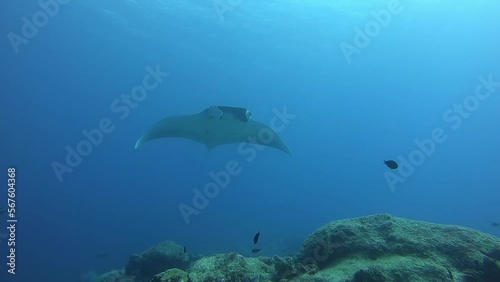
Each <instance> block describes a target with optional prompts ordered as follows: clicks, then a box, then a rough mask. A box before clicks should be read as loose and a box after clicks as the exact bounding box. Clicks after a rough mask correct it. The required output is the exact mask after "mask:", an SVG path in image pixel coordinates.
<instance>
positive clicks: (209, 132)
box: [135, 106, 293, 156]
mask: <svg viewBox="0 0 500 282" xmlns="http://www.w3.org/2000/svg"><path fill="white" fill-rule="evenodd" d="M168 137H180V138H187V139H191V140H194V141H196V142H199V143H202V144H205V145H206V146H207V148H208V149H209V150H210V149H212V148H215V147H217V146H219V145H224V144H232V143H242V142H246V143H251V144H259V145H264V146H268V147H272V148H275V149H278V150H281V151H283V152H285V153H287V154H289V155H290V156H293V154H292V152H291V151H290V149H289V148H288V146H287V145H286V144H285V143H284V142H283V140H281V138H280V137H279V136H278V134H277V133H276V132H275V131H273V130H272V129H271V128H270V127H269V126H267V125H266V124H264V123H262V122H258V121H256V120H255V119H253V117H252V113H251V112H250V111H249V110H248V109H246V108H236V107H227V106H211V107H208V108H206V109H205V110H203V111H201V112H199V113H197V114H194V115H183V116H172V117H168V118H166V119H163V120H161V121H159V122H157V123H156V124H155V125H153V127H151V128H150V129H149V130H148V131H146V133H144V134H143V135H142V136H141V137H140V138H139V140H137V143H136V144H135V148H136V149H137V148H139V147H140V146H141V145H142V144H144V142H146V141H149V140H154V139H159V138H168Z"/></svg>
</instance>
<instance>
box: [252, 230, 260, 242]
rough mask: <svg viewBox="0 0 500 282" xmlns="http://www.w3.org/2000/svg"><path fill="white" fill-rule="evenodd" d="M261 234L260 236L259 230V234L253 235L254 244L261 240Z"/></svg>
mask: <svg viewBox="0 0 500 282" xmlns="http://www.w3.org/2000/svg"><path fill="white" fill-rule="evenodd" d="M259 236H260V231H259V232H257V234H255V236H253V243H254V244H257V242H259Z"/></svg>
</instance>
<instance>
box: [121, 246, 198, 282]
mask: <svg viewBox="0 0 500 282" xmlns="http://www.w3.org/2000/svg"><path fill="white" fill-rule="evenodd" d="M190 261H191V257H190V256H189V254H187V253H185V252H184V247H183V246H181V245H178V244H176V243H174V242H172V241H165V242H162V243H160V244H158V245H156V246H154V247H151V248H149V249H147V250H146V251H144V252H143V253H141V254H134V255H132V256H131V257H130V260H129V262H128V264H127V265H126V266H125V274H126V275H129V276H134V277H135V279H136V280H135V282H149V281H150V280H151V279H152V278H153V277H154V276H155V275H156V274H158V273H160V272H163V271H165V270H168V269H171V268H179V269H186V268H187V267H188V266H189V264H190Z"/></svg>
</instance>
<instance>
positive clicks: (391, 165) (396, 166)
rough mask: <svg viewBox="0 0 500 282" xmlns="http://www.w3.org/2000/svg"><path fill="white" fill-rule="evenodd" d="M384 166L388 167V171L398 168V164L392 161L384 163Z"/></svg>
mask: <svg viewBox="0 0 500 282" xmlns="http://www.w3.org/2000/svg"><path fill="white" fill-rule="evenodd" d="M384 164H385V165H386V166H388V167H389V168H390V169H396V168H398V163H397V162H395V161H393V160H388V161H384Z"/></svg>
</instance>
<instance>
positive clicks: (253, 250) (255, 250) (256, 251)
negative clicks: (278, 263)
mask: <svg viewBox="0 0 500 282" xmlns="http://www.w3.org/2000/svg"><path fill="white" fill-rule="evenodd" d="M260 250H261V249H252V253H254V254H255V253H258V252H260Z"/></svg>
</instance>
